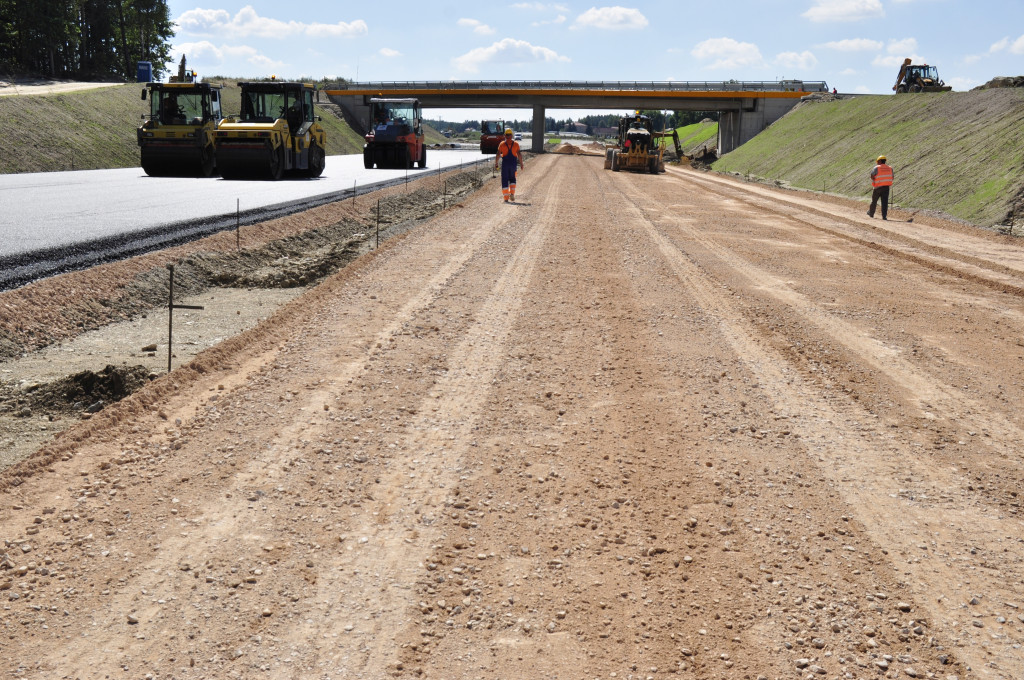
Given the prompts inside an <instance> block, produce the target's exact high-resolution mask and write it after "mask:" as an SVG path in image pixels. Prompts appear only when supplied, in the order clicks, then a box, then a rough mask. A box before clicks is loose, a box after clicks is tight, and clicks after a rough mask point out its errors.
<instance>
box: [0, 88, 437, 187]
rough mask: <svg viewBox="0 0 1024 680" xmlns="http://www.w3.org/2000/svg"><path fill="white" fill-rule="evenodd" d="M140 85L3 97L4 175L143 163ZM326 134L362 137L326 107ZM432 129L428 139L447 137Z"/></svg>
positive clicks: (343, 140)
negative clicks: (138, 136)
mask: <svg viewBox="0 0 1024 680" xmlns="http://www.w3.org/2000/svg"><path fill="white" fill-rule="evenodd" d="M210 82H215V83H218V84H221V85H223V86H224V87H223V89H222V90H221V92H222V97H223V99H222V105H221V108H222V110H223V112H224V113H225V114H236V113H237V112H238V111H239V109H240V104H241V92H240V90H239V88H238V85H237V82H236V81H233V80H220V79H212V80H211V81H210ZM142 89H143V87H142V85H141V84H139V83H130V84H126V85H118V86H115V87H105V88H100V89H93V90H79V91H75V92H68V93H64V94H41V95H7V96H3V97H0V139H2V140H4V150H3V153H2V154H0V174H7V173H16V172H55V171H62V170H94V169H100V168H132V167H139V147H138V143H137V141H136V136H135V131H136V129H137V128H138V126H139V125H140V124H141V123H142V119H141V116H142V114H143V113H147V112H148V111H149V100H146V101H142V98H141V93H142ZM318 111H319V115H320V117H321V120H320V124H321V125H323V127H324V130H325V131H326V133H327V149H326V150H327V154H328V155H336V154H349V153H359V152H360V151H362V148H363V138H362V136H360V135H359V134H358V133H357V132H355V131H354V130H352V128H350V127H349V126H348V124H347V123H346V122H345V121H344V120H342V119H341V118H339V117H337V116H335V115H334V114H333V113H331V112H330V111H329V110H328V109H318ZM443 140H444V137H442V136H441V135H440V134H439V133H436V132H434V133H433V134H431V132H429V131H428V135H427V141H428V142H429V143H440V141H443Z"/></svg>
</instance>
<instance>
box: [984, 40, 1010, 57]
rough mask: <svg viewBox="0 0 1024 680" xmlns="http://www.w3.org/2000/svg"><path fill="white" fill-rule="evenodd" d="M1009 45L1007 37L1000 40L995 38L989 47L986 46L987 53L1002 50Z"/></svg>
mask: <svg viewBox="0 0 1024 680" xmlns="http://www.w3.org/2000/svg"><path fill="white" fill-rule="evenodd" d="M1009 45H1010V39H1009V38H1008V37H1007V38H1003V39H1002V40H997V41H996V42H994V43H992V46H991V47H989V48H988V53H989V54H995V53H996V52H1002V51H1003V50H1005V49H1006V48H1007V47H1008V46H1009Z"/></svg>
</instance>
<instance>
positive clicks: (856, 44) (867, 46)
mask: <svg viewBox="0 0 1024 680" xmlns="http://www.w3.org/2000/svg"><path fill="white" fill-rule="evenodd" d="M822 47H827V48H828V49H830V50H836V51H838V52H870V51H871V50H880V49H882V43H881V42H879V41H878V40H871V39H869V38H847V39H846V40H833V41H832V42H827V43H825V44H824V45H822Z"/></svg>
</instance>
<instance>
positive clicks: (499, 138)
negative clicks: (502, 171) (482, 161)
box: [480, 120, 505, 156]
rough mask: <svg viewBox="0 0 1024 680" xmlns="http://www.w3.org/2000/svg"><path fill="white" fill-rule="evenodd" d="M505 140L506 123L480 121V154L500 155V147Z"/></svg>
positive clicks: (501, 121)
mask: <svg viewBox="0 0 1024 680" xmlns="http://www.w3.org/2000/svg"><path fill="white" fill-rule="evenodd" d="M504 140H505V121H503V120H482V121H480V153H486V154H491V155H492V156H493V155H494V154H496V153H498V145H499V144H501V143H502V142H503V141H504Z"/></svg>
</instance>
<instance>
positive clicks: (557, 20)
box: [530, 14, 566, 26]
mask: <svg viewBox="0 0 1024 680" xmlns="http://www.w3.org/2000/svg"><path fill="white" fill-rule="evenodd" d="M565 21H566V17H565V15H564V14H559V15H558V16H557V17H555V18H554V19H550V20H548V21H534V22H533V23H532V24H530V25H531V26H549V25H552V24H553V25H556V26H557V25H558V24H564V23H565Z"/></svg>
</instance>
